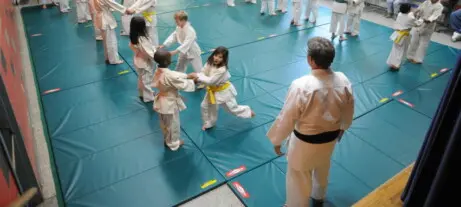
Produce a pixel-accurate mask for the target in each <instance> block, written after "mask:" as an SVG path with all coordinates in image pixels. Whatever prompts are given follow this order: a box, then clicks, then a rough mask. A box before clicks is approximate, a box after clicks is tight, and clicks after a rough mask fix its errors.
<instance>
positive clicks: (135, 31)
mask: <svg viewBox="0 0 461 207" xmlns="http://www.w3.org/2000/svg"><path fill="white" fill-rule="evenodd" d="M139 37H147V29H146V20H144V17H140V16H135V17H133V18H131V22H130V41H131V44H134V45H135V44H138V42H139V41H138V40H139Z"/></svg>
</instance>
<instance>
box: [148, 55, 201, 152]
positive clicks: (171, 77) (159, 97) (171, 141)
mask: <svg viewBox="0 0 461 207" xmlns="http://www.w3.org/2000/svg"><path fill="white" fill-rule="evenodd" d="M154 60H155V62H157V64H158V68H157V70H156V71H155V75H154V80H153V83H152V86H153V87H155V88H157V89H158V93H157V94H156V95H155V99H154V110H155V111H156V112H157V113H158V115H159V118H160V127H161V129H162V132H163V137H164V140H165V145H166V146H167V147H168V148H170V149H171V150H172V151H176V150H178V149H179V147H181V145H183V144H184V141H183V140H181V139H180V136H181V128H180V120H179V112H180V111H182V110H184V109H186V105H185V104H184V102H183V100H182V98H181V96H180V95H179V90H182V91H186V92H193V91H194V90H195V84H194V81H193V80H191V79H187V75H186V74H185V73H181V72H176V71H172V70H170V69H168V66H169V65H170V64H171V54H170V52H168V51H166V50H163V49H159V50H157V52H156V53H155V55H154Z"/></svg>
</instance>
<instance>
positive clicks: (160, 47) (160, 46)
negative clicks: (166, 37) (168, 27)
mask: <svg viewBox="0 0 461 207" xmlns="http://www.w3.org/2000/svg"><path fill="white" fill-rule="evenodd" d="M162 48H165V45H159V46H158V47H157V49H162Z"/></svg>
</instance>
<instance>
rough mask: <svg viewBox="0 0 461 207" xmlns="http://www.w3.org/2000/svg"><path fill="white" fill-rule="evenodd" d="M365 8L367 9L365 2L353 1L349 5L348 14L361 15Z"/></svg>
mask: <svg viewBox="0 0 461 207" xmlns="http://www.w3.org/2000/svg"><path fill="white" fill-rule="evenodd" d="M363 8H365V1H364V0H352V1H350V3H349V4H348V5H347V13H349V14H360V12H362V10H363Z"/></svg>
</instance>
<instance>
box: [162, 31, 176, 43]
mask: <svg viewBox="0 0 461 207" xmlns="http://www.w3.org/2000/svg"><path fill="white" fill-rule="evenodd" d="M177 42H178V40H177V39H176V30H175V31H174V32H173V33H171V34H170V36H168V38H166V40H165V42H164V43H163V45H165V46H166V47H170V46H171V45H172V44H174V43H177Z"/></svg>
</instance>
